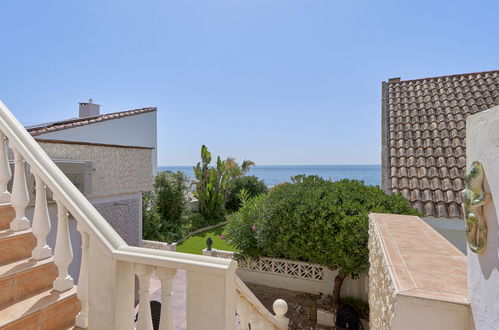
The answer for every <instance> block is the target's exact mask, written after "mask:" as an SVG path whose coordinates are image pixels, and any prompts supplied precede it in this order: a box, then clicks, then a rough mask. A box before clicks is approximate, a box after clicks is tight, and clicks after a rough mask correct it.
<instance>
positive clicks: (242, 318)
mask: <svg viewBox="0 0 499 330" xmlns="http://www.w3.org/2000/svg"><path fill="white" fill-rule="evenodd" d="M248 310H249V306H248V302H247V301H246V299H244V298H243V297H242V296H241V295H239V296H238V299H237V315H239V328H240V330H248V329H249V327H248V312H249V311H248Z"/></svg>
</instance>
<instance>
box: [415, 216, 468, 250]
mask: <svg viewBox="0 0 499 330" xmlns="http://www.w3.org/2000/svg"><path fill="white" fill-rule="evenodd" d="M422 219H423V220H424V221H425V222H426V223H427V224H429V225H430V226H431V227H432V228H433V229H435V230H436V231H438V233H439V234H440V235H442V236H443V237H445V238H446V239H447V240H448V241H449V242H451V243H452V244H454V246H455V247H457V248H458V249H459V250H461V252H463V253H464V254H466V253H467V250H466V249H467V243H466V225H465V224H464V219H460V218H434V217H424V218H422Z"/></svg>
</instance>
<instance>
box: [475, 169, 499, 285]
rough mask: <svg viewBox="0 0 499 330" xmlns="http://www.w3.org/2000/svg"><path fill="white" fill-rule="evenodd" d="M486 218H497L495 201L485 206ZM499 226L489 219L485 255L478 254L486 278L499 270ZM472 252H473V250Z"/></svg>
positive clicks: (487, 187)
mask: <svg viewBox="0 0 499 330" xmlns="http://www.w3.org/2000/svg"><path fill="white" fill-rule="evenodd" d="M484 188H485V191H487V192H490V191H491V190H490V186H489V182H488V181H487V177H486V176H485V180H484ZM483 214H484V216H485V219H486V220H487V219H497V212H496V206H495V202H494V200H493V199H492V197H491V200H490V201H489V202H488V203H486V204H485V205H484V206H483ZM498 237H499V226H498V222H497V221H487V246H486V248H485V253H484V254H483V255H478V263H479V264H480V269H481V271H482V274H483V276H484V278H485V279H489V278H490V276H491V275H492V273H493V272H494V270H495V271H496V272H498V271H499V239H498ZM471 253H472V252H471Z"/></svg>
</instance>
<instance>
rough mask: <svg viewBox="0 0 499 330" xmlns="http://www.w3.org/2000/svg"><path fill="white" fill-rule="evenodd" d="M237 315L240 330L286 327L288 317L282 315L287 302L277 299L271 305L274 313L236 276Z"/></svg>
mask: <svg viewBox="0 0 499 330" xmlns="http://www.w3.org/2000/svg"><path fill="white" fill-rule="evenodd" d="M236 289H237V295H238V300H237V308H236V311H237V315H238V316H239V325H240V330H248V329H269V330H270V329H287V328H288V324H289V319H288V318H287V317H286V316H284V315H285V314H286V312H287V311H288V304H287V303H286V302H285V301H284V300H282V299H277V300H276V301H274V304H273V306H272V308H273V310H274V313H275V315H272V313H270V312H269V310H268V309H267V308H266V307H265V306H264V305H263V304H262V303H261V302H260V300H259V299H258V298H257V297H256V296H255V295H254V294H253V292H251V290H250V289H249V288H248V287H247V286H246V284H244V282H243V281H242V280H241V279H240V278H239V277H238V276H236Z"/></svg>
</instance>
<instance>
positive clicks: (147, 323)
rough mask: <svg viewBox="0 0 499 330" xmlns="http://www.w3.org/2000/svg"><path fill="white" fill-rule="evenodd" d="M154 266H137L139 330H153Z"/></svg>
mask: <svg viewBox="0 0 499 330" xmlns="http://www.w3.org/2000/svg"><path fill="white" fill-rule="evenodd" d="M153 272H154V266H149V265H136V268H135V273H136V274H137V277H138V278H139V319H138V320H137V329H139V330H152V319H151V290H150V285H151V276H152V273H153Z"/></svg>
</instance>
